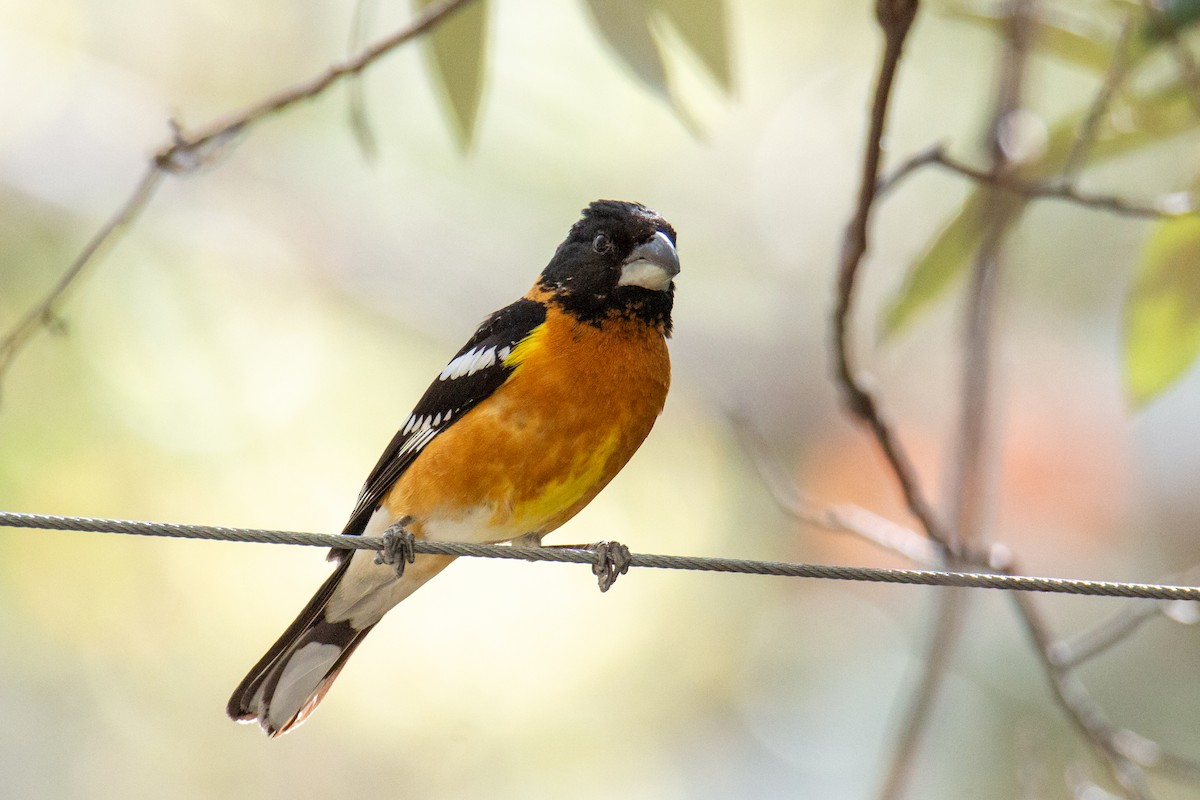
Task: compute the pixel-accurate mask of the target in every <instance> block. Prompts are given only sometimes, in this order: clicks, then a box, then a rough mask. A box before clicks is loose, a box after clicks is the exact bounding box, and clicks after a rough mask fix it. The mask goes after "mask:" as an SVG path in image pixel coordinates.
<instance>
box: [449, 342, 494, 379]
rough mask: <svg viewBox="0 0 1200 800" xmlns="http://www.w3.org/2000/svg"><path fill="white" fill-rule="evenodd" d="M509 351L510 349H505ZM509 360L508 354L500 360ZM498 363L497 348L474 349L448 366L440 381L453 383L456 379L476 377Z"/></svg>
mask: <svg viewBox="0 0 1200 800" xmlns="http://www.w3.org/2000/svg"><path fill="white" fill-rule="evenodd" d="M504 349H505V350H507V349H508V348H507V347H506V348H504ZM505 358H507V354H502V355H501V356H500V360H501V361H503V360H504V359H505ZM495 363H496V348H494V347H486V348H479V347H476V348H472V349H471V350H468V351H467V352H465V353H463V354H462V355H461V356H459V357H458V358H456V359H454V360H453V361H451V362H450V363H449V364H447V365H446V368H445V369H443V370H442V371H441V373H440V374H439V375H438V380H440V381H452V380H454V379H455V378H462V377H464V376H466V375H474V374H475V373H476V372H479V370H481V369H487V368H488V367H491V366H494V365H495Z"/></svg>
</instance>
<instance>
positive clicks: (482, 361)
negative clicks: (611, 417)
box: [330, 299, 546, 558]
mask: <svg viewBox="0 0 1200 800" xmlns="http://www.w3.org/2000/svg"><path fill="white" fill-rule="evenodd" d="M545 321H546V307H545V306H543V305H542V304H541V303H538V302H535V301H533V300H525V299H521V300H518V301H517V302H515V303H513V304H512V305H510V306H506V307H505V308H502V309H500V310H499V311H497V312H496V313H495V314H492V315H491V316H490V317H488V318H487V319H486V320H484V323H483V324H482V325H480V326H479V330H477V331H475V335H474V336H472V337H471V338H470V340H469V341H468V342H467V343H466V344H465V345H463V347H462V349H461V350H459V351H458V353H456V354H455V356H454V358H452V359H450V363H449V364H447V365H446V368H445V369H443V370H442V371H441V373H439V374H438V376H437V378H435V379H434V381H433V383H432V384H431V385H430V387H429V388H428V389H426V390H425V394H424V395H423V396H422V397H421V399H420V400H419V401H417V405H416V408H414V409H413V411H412V414H410V415H409V417H408V419H407V420H405V422H404V425H403V426H401V428H400V430H399V431H397V432H396V435H395V436H394V437H392V441H391V442H390V443H389V444H388V446H387V449H386V450H384V451H383V455H382V456H380V458H379V463H377V464H376V465H375V469H373V470H371V474H370V475H369V476H368V477H367V482H366V484H365V485H364V486H363V489H362V492H361V493H360V494H359V496H358V503H357V504H356V505H355V507H354V512H353V513H352V514H351V515H350V521H349V522H347V523H346V527H345V528H344V529H343V530H342V533H344V534H346V535H349V536H357V535H361V534H362V532H363V529H364V528H365V527H366V525H367V521H368V520H369V519H370V518H371V515H372V514H374V513H375V509H376V508H378V507H379V504H380V502H381V501H382V500H383V497H384V495H386V494H387V493H388V491H389V490H390V489H391V488H392V485H393V484H394V483H395V482H396V481H397V480H398V479H399V478H400V476H401V475H403V474H404V471H405V470H406V469H408V466H409V465H410V464H412V462H413V461H414V460H415V459H416V457H417V455H418V454H419V453H420V452H421V450H422V449H424V447H425V446H426V445H427V444H429V443H430V442H432V441H433V440H434V438H436V437H437V435H438V434H440V433H441V432H442V431H444V430H446V429H447V428H449V427H450V426H451V425H453V424H454V423H456V422H458V421H459V420H460V419H462V417H463V415H464V414H466V413H467V412H468V411H470V410H471V409H472V408H474V407H475V406H476V405H478V404H479V402H480V401H481V400H483V399H484V398H485V397H487V396H488V395H490V394H491V393H492V392H494V391H496V389H498V388H500V386H501V385H502V384H503V383H504V381H506V380H507V379H508V376H509V375H511V374H512V371H513V369H514V368H513V367H508V366H505V364H504V359H505V358H507V357H508V354H509V352H510V351H511V350H512V348H513V347H515V346H516V345H517V343H518V342H520V341H521V340H522V339H524V338H525V337H526V336H528V335H529V333H530V331H532V330H533V329H534V328H536V327H537V326H539V325H541V324H542V323H543V322H545ZM348 552H349V551H348V550H334V551H333V552H332V553H331V554H330V557H331V558H333V557H337V556H341V557H345V555H346V554H347V553H348Z"/></svg>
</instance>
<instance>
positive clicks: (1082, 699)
mask: <svg viewBox="0 0 1200 800" xmlns="http://www.w3.org/2000/svg"><path fill="white" fill-rule="evenodd" d="M1013 602H1014V603H1015V604H1016V606H1017V609H1018V611H1019V612H1020V614H1019V615H1018V616H1019V617H1020V618H1021V619H1022V620H1023V621H1024V623H1025V630H1026V632H1027V633H1028V634H1029V637H1030V639H1032V641H1033V644H1034V647H1035V649H1036V651H1037V652H1038V653H1039V654H1040V655H1041V656H1042V661H1043V662H1044V663H1045V664H1046V665H1047V666H1048V667H1049V668H1048V669H1047V670H1046V676H1047V677H1048V678H1049V679H1050V689H1051V691H1052V692H1053V693H1054V696H1055V699H1056V700H1057V701H1058V704H1059V705H1060V706H1061V707H1062V708H1063V709H1065V710H1066V711H1067V718H1068V719H1070V720H1071V721H1072V722H1073V723H1075V726H1076V728H1078V729H1079V732H1080V733H1081V734H1083V737H1084V739H1085V740H1087V741H1088V742H1091V743H1092V744H1093V745H1094V746H1095V749H1096V750H1097V751H1098V752H1099V754H1100V755H1101V756H1102V758H1103V759H1104V762H1105V764H1106V765H1107V766H1108V768H1109V771H1110V772H1111V773H1112V775H1113V777H1114V778H1115V779H1116V781H1117V782H1118V783H1119V784H1120V785H1121V786H1122V787H1123V788H1125V789H1126V790H1127V791H1129V792H1130V793H1131V795H1132V796H1133V797H1134V798H1136V799H1137V800H1150V798H1151V797H1152V794H1151V793H1150V787H1149V785H1148V784H1147V782H1146V774H1145V772H1144V771H1143V769H1142V767H1143V766H1152V765H1153V764H1154V763H1155V762H1157V760H1158V758H1157V756H1158V753H1159V748H1158V746H1157V745H1153V750H1151V748H1144V750H1146V751H1147V752H1143V753H1139V754H1137V755H1138V756H1139V760H1136V761H1135V760H1134V758H1133V757H1131V754H1128V753H1126V752H1125V748H1123V747H1122V743H1123V742H1128V741H1129V740H1130V739H1131V733H1130V732H1128V731H1124V730H1121V729H1119V728H1117V727H1115V726H1114V725H1113V724H1112V723H1111V722H1109V721H1108V718H1107V717H1106V716H1105V714H1104V711H1103V710H1102V709H1101V708H1100V706H1099V704H1097V703H1096V702H1095V701H1094V700H1093V699H1092V697H1091V695H1090V694H1088V692H1087V690H1086V689H1085V688H1084V687H1083V684H1081V683H1080V682H1079V679H1078V678H1076V677H1075V676H1074V674H1073V673H1071V672H1068V671H1066V670H1063V669H1058V668H1057V667H1055V666H1054V665H1053V664H1052V663H1051V662H1050V659H1049V658H1048V657H1046V654H1047V653H1050V652H1051V651H1052V649H1053V647H1054V642H1053V641H1051V639H1050V635H1049V632H1048V631H1049V629H1048V627H1047V626H1046V623H1045V620H1044V619H1043V618H1042V615H1041V612H1040V611H1039V610H1038V606H1037V604H1036V603H1034V602H1032V601H1030V600H1029V599H1028V598H1025V597H1015V598H1014V600H1013ZM1137 738H1138V739H1139V740H1141V741H1148V740H1145V739H1142V737H1137ZM1147 761H1149V762H1150V763H1149V764H1147V763H1146V762H1147ZM1139 762H1140V763H1139Z"/></svg>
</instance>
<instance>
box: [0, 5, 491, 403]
mask: <svg viewBox="0 0 1200 800" xmlns="http://www.w3.org/2000/svg"><path fill="white" fill-rule="evenodd" d="M472 2H475V0H444V2H441V3H438V4H436V5H432V6H429V7H428V8H426V9H425V10H424V11H423V12H421V13H420V14H418V15H417V17H416V18H415V19H413V20H412V22H410V23H409V24H408V25H407V26H405V27H404V28H402V29H400V30H399V31H396V32H395V33H393V34H392V35H391V36H389V37H387V38H386V39H383V40H382V41H380V42H378V43H376V44H374V45H372V46H371V47H369V48H367V49H366V50H364V51H363V52H362V53H360V54H359V55H358V56H356V57H354V58H351V59H349V60H347V61H345V62H343V63H341V64H335V65H334V66H332V67H330V68H329V69H327V70H326V71H325V72H324V73H323V74H321V75H318V76H317V77H315V78H312V79H310V80H308V81H304V82H303V83H299V84H297V85H295V86H292V87H290V88H287V89H284V90H283V91H280V92H277V93H275V94H273V95H271V96H269V97H267V98H266V99H264V100H262V101H260V102H258V103H255V104H254V105H251V106H249V107H247V108H245V109H243V110H242V111H240V112H237V113H235V114H231V115H229V116H227V117H225V118H224V119H222V120H219V121H217V122H214V123H212V124H210V125H208V126H206V127H204V128H201V129H200V130H199V131H198V132H196V133H193V134H191V135H188V134H186V133H185V132H184V131H183V130H182V128H180V126H179V125H178V124H176V123H175V122H174V121H172V122H171V130H172V138H171V143H170V144H168V145H164V146H163V147H162V148H160V149H159V150H158V152H156V153H155V155H154V157H153V158H152V159H151V163H150V166H149V167H148V168H147V170H146V172H145V174H144V175H143V176H142V179H141V180H140V181H139V182H138V184H137V186H136V187H135V188H134V190H133V192H132V193H131V194H130V195H129V197H128V198H126V199H125V201H124V203H122V204H121V206H120V208H118V209H117V211H116V213H114V214H113V216H112V217H110V218H109V220H108V221H107V222H105V223H104V225H103V226H101V228H100V230H98V231H97V232H96V234H95V235H94V236H92V238H91V239H90V240H89V241H88V243H87V244H86V245H85V246H84V248H83V250H81V251H80V253H79V255H78V256H76V257H75V260H74V261H72V262H71V265H70V266H69V267H68V268H67V270H66V272H64V273H63V276H62V277H61V278H59V280H58V282H57V283H56V284H55V285H54V287H53V288H52V289H51V290H50V291H49V292H48V293H47V294H46V296H45V297H44V298H43V299H42V301H41V302H40V303H38V305H37V306H35V307H34V308H33V310H31V311H30V312H29V313H28V314H26V315H25V316H24V317H22V318H21V319H20V320H19V321H18V322H17V324H16V325H14V326H13V327H12V328H11V329H10V330H9V331H8V332H7V333H5V335H4V337H3V339H0V386H2V385H3V380H4V376H5V375H6V374H7V372H8V370H9V368H10V367H11V366H12V364H13V361H14V360H15V359H16V357H17V356H18V355H19V354H20V353H21V351H22V350H24V348H25V345H26V344H27V343H28V342H29V340H30V338H32V336H33V335H34V334H35V333H37V332H38V331H39V330H40V329H42V328H44V327H46V326H47V324H48V323H50V322H52V321H53V320H55V319H56V318H57V310H58V306H59V305H60V304H61V302H62V300H63V297H64V296H65V295H66V293H67V290H68V289H69V288H70V287H71V285H72V284H73V283H75V282H76V281H77V280H78V279H79V276H80V275H82V274H83V272H84V271H85V270H86V269H87V267H88V266H89V265H90V264H91V263H92V262H93V261H95V259H96V255H97V253H99V251H100V250H101V249H102V248H103V247H104V246H105V245H107V244H109V243H110V242H112V241H113V240H114V239H115V238H116V236H117V235H118V234H119V233H120V232H121V231H122V230H123V229H125V228H126V227H128V226H129V225H130V224H131V223H132V222H134V221H135V220H136V219H137V218H138V216H139V215H140V214H141V212H142V211H143V210H144V209H145V207H146V205H147V204H148V203H149V201H150V198H151V197H152V196H153V194H154V190H155V189H156V188H157V187H158V184H159V182H160V181H161V180H162V177H163V174H164V173H168V172H169V173H188V172H192V171H194V170H196V169H197V168H198V167H200V166H202V165H204V164H207V163H209V162H211V160H212V158H213V157H214V155H215V154H216V153H217V152H219V151H223V150H224V149H225V148H226V147H227V146H228V145H230V144H232V143H233V142H234V141H235V140H236V139H237V137H238V136H240V135H241V134H242V133H244V132H245V131H246V129H247V128H249V127H250V126H251V125H253V124H254V123H256V122H260V121H261V120H263V119H266V118H267V117H270V116H273V115H275V114H278V113H280V112H282V111H283V110H285V109H287V108H290V107H291V106H293V105H295V104H297V103H299V102H301V101H303V100H309V99H311V98H314V97H316V96H317V95H319V94H321V93H322V92H324V91H325V90H326V89H328V88H329V87H330V86H332V85H334V84H335V83H337V82H338V81H340V80H342V79H344V78H346V77H349V76H352V75H357V74H359V73H361V72H362V71H363V70H364V69H366V68H367V67H369V66H371V65H372V64H374V63H375V62H376V61H378V60H379V59H380V58H382V57H383V56H385V55H387V54H388V53H390V52H391V51H392V50H394V49H396V48H397V47H399V46H400V45H402V44H404V43H405V42H408V41H410V40H412V39H414V38H416V37H418V36H420V35H422V34H424V33H426V32H428V31H430V30H432V29H433V28H435V27H436V26H437V25H439V24H440V23H441V22H442V21H443V20H444V19H446V18H447V17H448V16H449V15H450V14H452V13H454V12H455V11H457V10H458V9H460V8H462V7H463V6H466V5H468V4H469V3H472Z"/></svg>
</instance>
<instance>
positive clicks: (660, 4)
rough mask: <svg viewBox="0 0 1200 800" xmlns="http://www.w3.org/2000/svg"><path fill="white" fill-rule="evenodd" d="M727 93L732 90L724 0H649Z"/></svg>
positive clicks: (731, 70)
mask: <svg viewBox="0 0 1200 800" xmlns="http://www.w3.org/2000/svg"><path fill="white" fill-rule="evenodd" d="M652 2H653V4H654V7H655V8H657V9H658V10H659V11H660V12H661V13H662V15H663V17H665V18H666V19H667V20H668V21H669V22H670V23H671V25H673V26H674V27H675V30H676V31H678V33H679V36H680V38H681V39H683V41H684V42H686V43H687V46H688V47H689V48H691V50H692V52H693V53H695V54H696V57H697V58H698V59H700V63H702V64H703V65H704V68H705V69H707V70H708V72H709V74H710V75H712V77H713V80H714V81H716V82H717V85H718V86H720V87H721V90H722V91H723V92H725V93H726V94H729V93H730V92H731V91H733V69H732V66H731V65H730V58H729V30H728V24H727V20H728V15H727V14H726V11H725V0H652Z"/></svg>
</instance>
